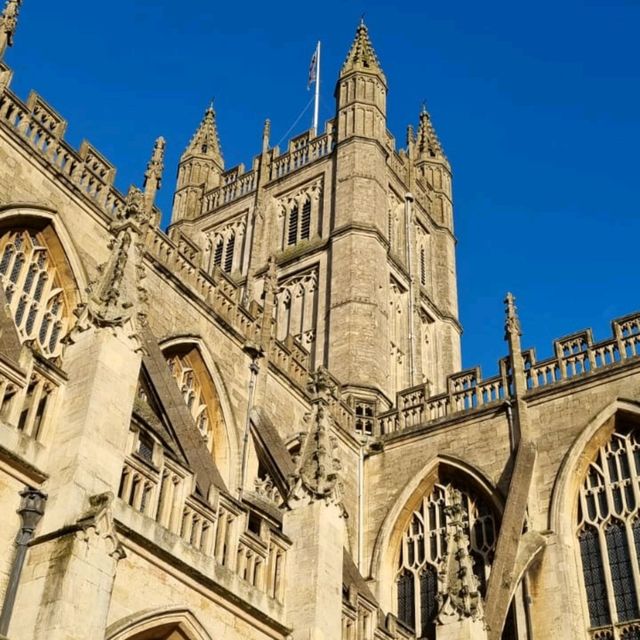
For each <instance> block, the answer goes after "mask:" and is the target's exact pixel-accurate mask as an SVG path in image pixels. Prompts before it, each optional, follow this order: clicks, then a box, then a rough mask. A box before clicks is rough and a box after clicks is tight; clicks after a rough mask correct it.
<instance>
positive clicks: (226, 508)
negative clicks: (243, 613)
mask: <svg viewBox="0 0 640 640" xmlns="http://www.w3.org/2000/svg"><path fill="white" fill-rule="evenodd" d="M156 459H157V458H156V455H154V454H153V451H152V450H151V449H149V450H146V451H145V450H143V449H142V448H139V449H138V451H137V452H136V453H133V454H132V455H130V456H128V457H127V459H126V460H125V463H124V467H123V470H122V476H121V481H120V487H119V490H118V497H119V498H120V500H122V501H123V503H126V504H127V505H129V507H130V508H132V509H134V510H135V511H137V512H139V513H141V514H142V515H144V516H147V517H148V518H151V519H152V520H155V521H156V523H157V524H158V526H161V527H164V528H165V529H168V530H169V531H171V532H172V533H174V534H175V535H177V536H179V537H180V538H181V539H182V540H183V541H184V542H185V543H186V544H187V545H189V546H190V547H191V548H192V549H195V550H196V551H198V552H200V553H202V554H204V555H205V556H207V557H209V558H212V559H213V560H215V562H216V563H217V564H218V565H220V566H223V567H226V568H227V569H228V570H230V571H232V572H233V573H235V574H236V575H238V576H239V577H240V578H241V579H242V580H243V581H245V582H247V583H248V584H249V586H250V587H253V588H255V589H257V590H258V591H260V592H262V593H264V594H266V595H267V596H268V597H269V598H272V599H274V600H277V601H278V602H282V598H283V593H284V590H283V578H284V575H283V572H284V563H285V561H286V553H287V549H288V547H289V542H288V541H287V539H286V538H285V537H284V536H283V535H282V533H281V532H280V531H279V530H277V529H276V528H275V527H274V526H273V525H272V524H271V523H270V522H267V521H265V520H261V519H259V516H256V515H255V514H254V516H252V517H257V518H258V521H259V524H260V526H259V531H258V532H254V531H250V530H249V529H248V522H249V518H250V515H249V514H250V511H249V509H248V508H247V507H246V505H244V504H242V503H239V502H237V501H236V500H234V499H233V498H231V497H230V496H228V495H226V494H225V493H223V492H217V491H215V490H213V491H212V494H213V495H211V496H209V498H210V499H209V500H205V499H203V498H201V497H199V496H197V495H196V494H195V493H194V491H193V489H194V478H193V475H192V474H191V473H190V472H189V471H188V470H187V469H184V468H181V467H180V466H179V465H178V464H177V463H175V462H173V461H169V460H164V461H163V462H162V466H161V467H157V466H155V464H154V461H155V460H156Z"/></svg>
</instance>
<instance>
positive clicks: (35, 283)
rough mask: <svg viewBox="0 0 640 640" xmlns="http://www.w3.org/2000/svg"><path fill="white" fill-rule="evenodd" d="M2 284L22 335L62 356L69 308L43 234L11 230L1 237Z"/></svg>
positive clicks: (53, 354)
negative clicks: (61, 351)
mask: <svg viewBox="0 0 640 640" xmlns="http://www.w3.org/2000/svg"><path fill="white" fill-rule="evenodd" d="M0 255H1V256H2V258H1V259H0V283H1V284H2V286H3V288H4V292H5V297H6V299H7V302H8V303H9V306H10V308H11V312H12V314H13V319H14V322H15V324H16V328H17V329H18V334H19V335H20V338H21V339H22V340H23V341H24V340H34V341H35V342H36V343H37V345H38V347H39V348H40V350H41V351H42V352H43V353H44V355H46V356H56V355H59V353H60V350H61V342H60V341H61V339H62V337H63V336H64V332H65V330H66V328H67V323H68V317H69V314H68V309H67V304H66V302H65V297H64V292H63V289H62V285H61V282H60V278H59V276H58V272H57V270H56V267H55V265H54V263H53V261H52V260H51V257H50V255H49V251H48V249H47V246H46V244H45V242H44V240H43V238H42V237H41V234H40V233H35V232H29V231H26V230H22V231H9V232H6V233H5V234H4V235H2V236H1V237H0Z"/></svg>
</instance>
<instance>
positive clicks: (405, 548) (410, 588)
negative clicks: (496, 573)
mask: <svg viewBox="0 0 640 640" xmlns="http://www.w3.org/2000/svg"><path fill="white" fill-rule="evenodd" d="M449 486H450V485H449V483H443V484H439V483H436V484H435V485H434V487H433V489H432V491H431V493H430V494H429V495H426V496H425V497H424V498H423V499H422V502H421V503H420V505H419V506H418V508H417V509H416V510H415V511H414V512H413V515H412V516H411V521H410V522H409V525H408V527H407V529H406V530H405V532H404V534H403V536H402V543H401V547H400V554H399V559H398V565H397V567H398V569H397V571H398V572H397V575H396V597H397V603H398V618H399V619H400V620H401V621H402V622H403V623H404V624H406V625H408V626H409V627H411V628H412V629H414V630H415V633H416V635H417V636H418V637H419V638H428V639H429V640H435V638H436V627H435V618H436V615H437V600H436V597H437V595H438V580H437V576H438V571H439V570H440V569H441V568H442V567H441V565H442V561H443V559H444V556H445V553H446V545H447V516H446V514H445V507H446V506H447V499H448V497H447V496H448V495H449V492H448V491H447V488H448V487H449ZM458 488H459V487H458ZM461 492H462V500H463V509H464V514H465V515H464V522H465V528H466V533H467V535H468V537H469V540H470V545H471V549H470V552H471V555H472V556H473V559H474V562H475V564H474V572H475V574H476V575H477V577H478V579H479V581H480V590H481V593H482V594H483V596H484V591H485V589H486V583H487V578H488V576H489V567H490V564H491V561H492V557H493V551H494V548H495V543H496V524H495V519H494V516H493V513H492V511H491V509H490V507H489V505H488V504H487V503H486V502H484V501H482V500H481V499H479V498H478V497H477V496H476V495H475V494H474V493H473V492H471V491H470V490H468V489H462V490H461Z"/></svg>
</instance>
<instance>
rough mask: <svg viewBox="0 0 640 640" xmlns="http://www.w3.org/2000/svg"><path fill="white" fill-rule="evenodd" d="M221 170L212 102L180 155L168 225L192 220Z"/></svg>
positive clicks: (222, 165)
mask: <svg viewBox="0 0 640 640" xmlns="http://www.w3.org/2000/svg"><path fill="white" fill-rule="evenodd" d="M223 171H224V160H223V158H222V151H221V149H220V139H219V138H218V128H217V126H216V114H215V111H214V110H213V102H212V103H211V104H210V105H209V108H208V109H207V110H206V112H205V114H204V118H203V119H202V122H201V123H200V126H199V127H198V129H197V130H196V132H195V133H194V134H193V137H192V138H191V141H190V142H189V144H188V145H187V148H186V150H185V152H184V153H183V154H182V157H181V158H180V164H179V165H178V182H177V184H176V192H175V195H174V198H173V211H172V213H171V224H175V223H177V222H181V221H183V220H194V219H195V218H197V217H198V216H199V215H200V213H201V211H202V199H203V197H204V194H205V193H206V192H207V191H209V190H211V189H215V188H216V187H217V186H219V184H220V176H221V175H222V172H223Z"/></svg>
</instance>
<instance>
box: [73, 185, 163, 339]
mask: <svg viewBox="0 0 640 640" xmlns="http://www.w3.org/2000/svg"><path fill="white" fill-rule="evenodd" d="M149 222H150V216H149V213H148V210H147V208H146V206H145V198H144V194H143V193H142V191H140V190H139V189H136V188H135V187H131V189H130V190H129V194H128V195H127V199H126V203H125V206H124V209H123V210H122V211H121V212H119V214H118V216H117V218H116V219H115V221H114V222H113V223H112V225H111V231H112V233H113V234H114V237H113V239H112V240H111V242H110V243H109V248H110V249H111V251H112V254H111V258H110V259H109V261H108V262H106V263H105V264H102V265H101V266H100V267H98V272H99V274H100V275H99V277H98V278H97V279H95V280H94V281H92V282H91V283H90V285H89V287H88V290H87V293H88V294H89V301H88V302H87V303H85V304H83V305H82V306H81V307H80V308H79V309H77V310H76V315H77V316H78V318H79V320H78V323H77V325H76V326H77V328H78V330H80V331H82V330H86V329H87V328H89V326H91V325H95V326H98V327H111V328H114V329H115V328H116V327H123V326H124V325H125V324H126V323H127V322H129V321H130V320H131V321H137V324H144V322H145V321H146V310H145V305H146V302H147V294H146V290H145V288H144V287H143V285H142V281H143V279H144V278H145V276H146V274H145V269H144V266H143V262H142V261H143V256H144V238H145V235H146V232H147V229H148V226H149ZM134 314H135V316H134Z"/></svg>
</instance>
